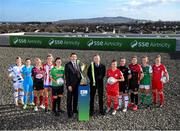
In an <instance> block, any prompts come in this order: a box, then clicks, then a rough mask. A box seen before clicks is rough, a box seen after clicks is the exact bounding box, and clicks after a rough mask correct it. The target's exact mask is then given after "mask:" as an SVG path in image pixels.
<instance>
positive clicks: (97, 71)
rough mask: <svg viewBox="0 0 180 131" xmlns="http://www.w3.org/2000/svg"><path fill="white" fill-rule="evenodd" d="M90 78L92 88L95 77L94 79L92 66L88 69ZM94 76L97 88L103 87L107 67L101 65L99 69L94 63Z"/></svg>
mask: <svg viewBox="0 0 180 131" xmlns="http://www.w3.org/2000/svg"><path fill="white" fill-rule="evenodd" d="M87 75H88V77H89V80H90V86H93V77H92V68H91V65H90V66H89V68H88V74H87ZM94 75H95V81H96V86H97V85H99V86H103V79H104V77H105V75H106V67H105V66H104V65H103V64H99V66H98V67H96V65H95V63H94Z"/></svg>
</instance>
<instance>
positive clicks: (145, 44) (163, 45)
mask: <svg viewBox="0 0 180 131" xmlns="http://www.w3.org/2000/svg"><path fill="white" fill-rule="evenodd" d="M130 46H131V48H135V47H139V48H140V47H143V48H149V47H158V48H170V44H168V43H158V42H145V41H143V42H141V41H137V40H134V41H132V42H131V43H130Z"/></svg>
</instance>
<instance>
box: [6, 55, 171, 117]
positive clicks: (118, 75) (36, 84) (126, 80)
mask: <svg viewBox="0 0 180 131" xmlns="http://www.w3.org/2000/svg"><path fill="white" fill-rule="evenodd" d="M141 63H142V64H138V61H137V56H132V58H131V64H129V65H127V64H126V58H124V57H122V58H120V62H119V66H118V62H117V61H116V60H112V62H111V67H110V68H109V69H108V70H107V71H106V77H107V82H106V97H107V109H106V113H109V112H110V109H111V103H112V101H113V103H114V110H113V112H112V114H113V115H115V114H116V112H117V110H121V109H122V111H123V112H126V111H127V110H134V111H135V110H137V109H139V108H141V107H148V108H150V107H151V105H152V104H154V105H157V104H158V102H157V100H158V96H159V101H160V102H159V104H158V105H159V107H163V105H164V93H163V90H164V86H163V85H164V83H167V82H169V75H168V72H167V70H166V67H165V65H163V64H162V63H161V56H160V55H157V56H156V57H155V60H154V64H153V65H152V66H151V65H149V64H148V63H149V59H148V57H147V56H143V57H142V62H141ZM8 71H9V72H10V74H9V76H10V77H11V78H12V81H13V89H14V101H15V105H16V106H19V104H21V105H23V109H27V108H28V106H27V105H30V106H33V107H34V111H38V110H39V109H40V108H41V109H43V110H45V111H46V112H47V111H48V107H49V98H48V97H49V96H50V95H49V90H50V91H51V94H52V95H51V99H50V101H51V102H52V103H51V104H50V105H51V108H52V111H53V112H54V113H55V114H56V112H57V111H56V110H58V112H63V110H62V108H61V107H62V106H61V105H60V103H61V98H62V97H63V92H64V85H65V69H64V66H62V61H61V58H60V57H57V58H56V59H55V61H53V56H52V54H48V55H47V58H46V62H45V64H42V61H41V59H40V58H35V60H34V66H32V65H31V59H30V58H26V59H25V65H23V64H22V60H21V57H17V58H16V64H15V65H11V66H10V67H9V69H8ZM28 98H29V101H30V103H29V104H28ZM38 98H39V102H38Z"/></svg>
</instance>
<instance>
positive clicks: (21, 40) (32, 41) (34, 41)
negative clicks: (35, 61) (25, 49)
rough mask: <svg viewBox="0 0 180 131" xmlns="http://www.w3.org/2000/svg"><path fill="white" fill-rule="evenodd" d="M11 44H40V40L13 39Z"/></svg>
mask: <svg viewBox="0 0 180 131" xmlns="http://www.w3.org/2000/svg"><path fill="white" fill-rule="evenodd" d="M13 44H42V41H41V40H29V39H24V38H17V37H15V38H14V39H13Z"/></svg>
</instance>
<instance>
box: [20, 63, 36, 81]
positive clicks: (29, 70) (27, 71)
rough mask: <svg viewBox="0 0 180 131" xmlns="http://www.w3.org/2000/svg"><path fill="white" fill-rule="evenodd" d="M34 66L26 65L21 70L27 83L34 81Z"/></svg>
mask: <svg viewBox="0 0 180 131" xmlns="http://www.w3.org/2000/svg"><path fill="white" fill-rule="evenodd" d="M32 68H33V66H30V67H27V66H24V67H23V68H22V70H21V73H22V75H23V76H24V82H25V83H29V82H30V83H31V82H32Z"/></svg>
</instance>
